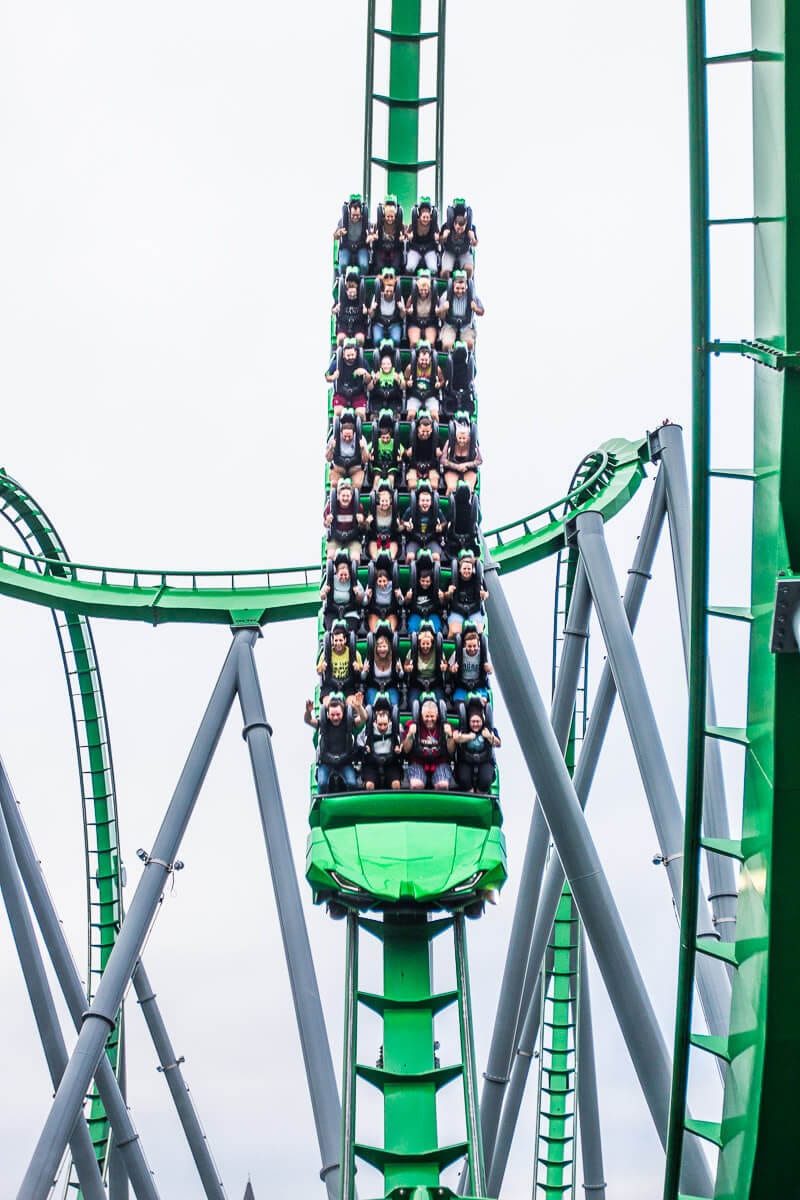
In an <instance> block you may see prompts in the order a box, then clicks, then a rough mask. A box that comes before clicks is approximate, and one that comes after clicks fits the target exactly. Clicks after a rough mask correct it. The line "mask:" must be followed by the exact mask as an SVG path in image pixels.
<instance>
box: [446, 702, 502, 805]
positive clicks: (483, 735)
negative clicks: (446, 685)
mask: <svg viewBox="0 0 800 1200" xmlns="http://www.w3.org/2000/svg"><path fill="white" fill-rule="evenodd" d="M453 742H454V744H455V758H456V761H455V775H456V786H457V787H458V790H459V791H460V792H479V793H482V794H486V793H488V791H489V789H490V788H491V786H492V784H493V783H494V777H495V773H496V767H495V757H494V751H495V747H496V746H500V745H501V744H502V743H501V741H500V737H499V735H498V733H497V730H496V729H494V728H493V727H492V725H491V710H490V709H489V708H488V707H485V706H484V704H483V701H482V700H481V699H480V697H470V698H469V699H468V700H467V703H466V704H465V705H462V719H461V728H460V729H459V730H458V731H457V732H456V733H454V734H453Z"/></svg>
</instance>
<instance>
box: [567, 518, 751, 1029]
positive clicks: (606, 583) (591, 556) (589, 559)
mask: <svg viewBox="0 0 800 1200" xmlns="http://www.w3.org/2000/svg"><path fill="white" fill-rule="evenodd" d="M576 524H577V530H578V547H579V549H580V552H581V556H582V559H583V562H584V565H585V567H586V573H587V575H588V578H589V586H590V587H591V589H592V596H593V597H594V603H595V609H596V612H597V616H598V619H599V621H600V627H601V629H602V631H603V638H604V640H605V644H606V649H607V650H608V661H609V663H610V666H611V670H612V672H613V674H614V680H615V682H616V685H617V692H618V693H619V698H620V703H621V704H622V709H623V712H624V713H625V721H626V723H627V726H628V732H629V734H630V738H631V744H632V746H633V751H634V754H635V756H636V762H637V764H638V767H639V773H640V775H641V778H642V784H643V785H644V790H645V794H646V796H647V801H648V804H649V806H650V812H651V815H652V817H653V824H654V825H655V829H656V836H657V837H658V839H659V846H660V848H661V853H662V854H663V855H664V858H665V863H664V867H665V870H666V873H667V878H668V880H669V885H670V889H671V891H672V899H673V901H674V904H675V909H676V911H677V912H678V913H680V911H681V896H682V891H683V868H682V857H683V816H682V814H681V808H680V804H679V802H678V796H677V793H676V791H675V785H674V783H673V781H672V776H671V774H670V770H669V763H668V761H667V756H666V753H665V751H664V746H663V744H662V741H661V735H660V734H659V731H658V724H657V722H656V718H655V713H654V712H653V706H652V704H651V702H650V696H649V694H648V691H647V684H646V683H645V678H644V672H643V671H642V667H641V664H640V662H639V656H638V654H637V652H636V647H635V645H634V641H633V634H632V633H631V628H630V625H629V624H628V619H627V617H626V615H625V610H624V608H623V605H622V601H621V599H620V597H619V592H618V590H617V581H616V579H615V577H614V570H613V567H612V565H611V559H610V557H609V553H608V548H607V546H606V541H605V536H604V533H603V518H602V517H601V516H600V514H599V513H582V514H580V515H579V516H578V518H577V522H576ZM698 936H699V937H713V938H716V937H717V934H716V932H715V930H714V926H713V924H712V921H711V914H710V913H709V911H708V908H707V906H706V905H705V903H701V904H699V905H698ZM697 989H698V992H699V995H700V1002H701V1004H702V1006H703V1012H704V1013H705V1018H706V1022H707V1024H708V1028H709V1030H710V1032H711V1033H712V1034H714V1035H716V1036H718V1037H722V1036H725V1035H726V1034H727V1032H728V1026H729V1020H730V1004H731V987H730V980H729V979H728V977H727V974H726V972H725V970H724V968H723V966H722V964H721V963H720V962H719V961H718V960H716V959H711V958H709V957H708V956H706V955H703V956H701V957H700V958H699V959H698V962H697Z"/></svg>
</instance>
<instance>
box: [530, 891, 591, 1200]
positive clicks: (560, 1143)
mask: <svg viewBox="0 0 800 1200" xmlns="http://www.w3.org/2000/svg"><path fill="white" fill-rule="evenodd" d="M580 936H581V932H580V921H579V918H578V911H577V908H576V907H575V903H574V901H573V898H572V893H571V891H570V888H569V884H565V885H564V889H563V891H562V893H561V899H560V900H559V902H558V910H557V912H556V919H555V922H554V923H553V932H552V935H551V939H550V943H549V945H548V952H547V958H546V963H545V966H544V974H545V979H544V989H543V1001H542V1032H541V1050H540V1054H539V1097H538V1103H537V1106H536V1160H535V1165H534V1197H541V1198H542V1200H565V1198H566V1197H570V1196H574V1195H575V1181H576V1171H575V1165H576V1164H575V1147H576V1138H577V1113H576V1104H575V1093H576V1087H577V1072H578V1067H579V1064H578V1061H577V1049H578V1046H577V1009H578V988H579V977H578V949H579V944H580Z"/></svg>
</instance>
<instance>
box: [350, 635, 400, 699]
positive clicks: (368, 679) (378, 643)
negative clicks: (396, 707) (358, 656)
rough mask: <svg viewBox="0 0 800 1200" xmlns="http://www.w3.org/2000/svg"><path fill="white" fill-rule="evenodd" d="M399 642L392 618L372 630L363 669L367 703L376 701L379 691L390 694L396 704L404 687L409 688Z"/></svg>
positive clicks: (363, 685) (362, 676) (362, 677)
mask: <svg viewBox="0 0 800 1200" xmlns="http://www.w3.org/2000/svg"><path fill="white" fill-rule="evenodd" d="M397 645H398V643H397V634H396V633H395V632H394V631H393V629H392V627H391V625H389V624H388V622H387V623H385V624H379V625H378V626H377V628H376V629H375V632H374V633H370V634H368V636H367V657H366V660H365V662H364V667H363V670H362V672H361V687H362V689H363V691H364V696H365V699H366V702H367V704H374V702H375V697H376V696H377V694H378V693H379V692H383V693H384V694H385V695H387V696H388V697H389V700H390V702H391V703H392V704H399V703H400V692H401V689H402V690H403V692H405V672H404V671H403V664H402V662H401V661H400V656H399V653H398V649H397Z"/></svg>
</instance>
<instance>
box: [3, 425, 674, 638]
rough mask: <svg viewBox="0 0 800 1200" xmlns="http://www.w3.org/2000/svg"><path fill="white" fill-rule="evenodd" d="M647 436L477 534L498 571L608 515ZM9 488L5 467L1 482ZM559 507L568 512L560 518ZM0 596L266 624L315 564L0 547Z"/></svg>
mask: <svg viewBox="0 0 800 1200" xmlns="http://www.w3.org/2000/svg"><path fill="white" fill-rule="evenodd" d="M649 458H650V453H649V439H648V438H646V437H645V438H643V439H642V440H641V441H639V442H629V441H626V440H625V439H624V438H613V439H611V440H610V441H608V442H604V443H603V445H602V446H600V447H599V449H598V450H596V451H594V452H593V453H592V454H590V455H587V456H586V458H585V459H584V463H585V464H587V470H586V472H585V474H584V477H583V479H582V481H581V483H580V485H579V486H578V487H576V488H575V489H574V490H573V491H571V492H568V493H567V494H566V495H565V496H561V497H559V498H558V499H557V500H554V501H553V503H552V504H549V505H547V506H545V507H544V508H541V509H538V510H537V511H536V512H534V513H531V514H530V515H529V516H527V517H523V518H521V519H520V520H518V521H513V522H510V523H508V524H506V525H502V526H499V527H498V528H497V529H493V530H489V531H488V532H486V533H485V534H484V537H485V541H486V546H487V549H488V551H489V552H490V554H491V557H492V560H493V562H494V563H495V564H496V566H497V568H498V570H499V571H500V572H502V573H504V574H507V573H510V572H511V571H516V570H520V569H521V568H522V567H525V566H528V565H529V564H530V563H533V562H537V561H539V560H540V559H543V558H547V557H548V556H549V555H551V554H554V553H556V552H557V551H558V550H559V549H560V548H561V547H562V546H563V545H564V541H565V537H566V526H567V524H568V522H569V521H570V519H571V518H572V517H574V516H575V515H576V514H577V513H579V512H588V511H593V512H600V513H601V514H602V515H603V517H604V519H605V520H609V519H610V518H611V517H612V516H614V515H615V513H617V512H619V510H620V509H621V508H622V507H624V505H625V504H626V503H627V502H628V500H630V498H631V497H632V496H633V494H634V493H635V492H636V490H637V488H638V487H639V484H640V483H641V481H642V479H643V478H644V464H645V463H646V462H647V461H649ZM4 482H5V483H8V484H10V485H14V486H18V485H15V481H13V480H12V479H11V477H10V476H8V475H6V474H5V473H0V489H2V487H3V484H4ZM564 511H567V513H568V515H567V516H566V517H565V516H564V515H562V514H563V513H564ZM0 595H4V596H9V597H12V598H14V599H17V600H24V601H27V602H29V603H32V604H41V605H44V606H46V607H47V608H52V609H58V610H61V611H62V612H68V613H76V614H80V615H82V616H87V617H109V618H112V619H115V620H126V621H145V622H147V623H148V624H152V625H161V624H166V623H167V622H174V623H185V624H204V625H220V624H222V625H266V624H268V623H273V622H276V621H294V620H298V619H299V618H301V617H314V616H316V615H317V612H318V609H319V565H318V564H315V565H314V566H304V567H279V568H275V569H269V570H247V571H161V570H140V569H136V568H131V569H126V568H120V567H100V566H92V565H89V564H84V563H75V562H66V561H64V560H63V559H60V558H59V559H52V558H47V557H43V556H39V555H32V554H28V553H24V552H21V551H19V550H13V549H9V548H7V547H5V546H0Z"/></svg>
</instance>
